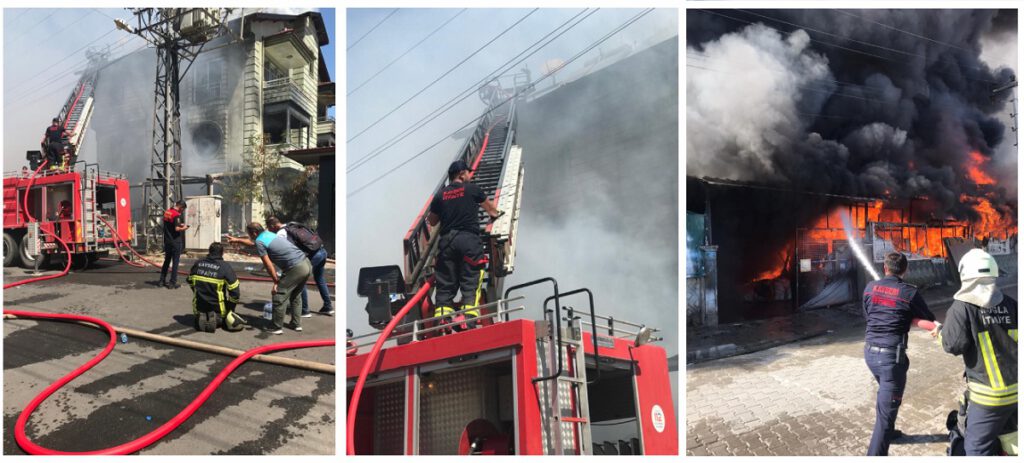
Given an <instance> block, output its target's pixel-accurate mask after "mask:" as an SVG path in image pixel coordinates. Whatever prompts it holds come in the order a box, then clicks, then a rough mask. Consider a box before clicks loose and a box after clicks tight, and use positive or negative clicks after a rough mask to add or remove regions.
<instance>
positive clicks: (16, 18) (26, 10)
mask: <svg viewBox="0 0 1024 463" xmlns="http://www.w3.org/2000/svg"><path fill="white" fill-rule="evenodd" d="M29 11H32V10H31V9H30V8H23V9H22V10H21V12H19V13H18V14H17V15H15V16H14V17H13V18H11V22H12V23H13V22H14V21H17V20H18V18H20V17H22V16H24V15H25V13H28V12H29Z"/></svg>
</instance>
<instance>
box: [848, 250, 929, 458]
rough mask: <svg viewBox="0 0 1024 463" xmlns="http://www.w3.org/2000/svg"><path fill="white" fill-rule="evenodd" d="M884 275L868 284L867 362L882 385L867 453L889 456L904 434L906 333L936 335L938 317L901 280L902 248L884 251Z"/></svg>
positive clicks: (904, 266)
mask: <svg viewBox="0 0 1024 463" xmlns="http://www.w3.org/2000/svg"><path fill="white" fill-rule="evenodd" d="M883 266H884V268H885V277H883V278H882V279H880V280H876V281H872V282H870V283H868V284H867V286H866V287H865V288H864V317H865V318H866V319H867V329H866V333H865V336H864V361H865V362H866V363H867V365H868V369H869V370H871V374H872V375H873V376H874V377H875V382H877V383H878V393H877V395H876V397H875V427H874V430H873V431H872V433H871V442H870V444H868V452H867V454H868V456H885V455H888V454H889V443H890V442H892V440H893V439H894V438H896V437H898V436H899V435H900V434H901V433H899V431H897V430H896V415H897V414H898V413H899V410H900V404H902V403H903V391H904V389H905V387H906V385H907V370H908V369H909V368H910V359H909V358H908V357H907V333H908V332H909V331H910V326H911V325H912V324H915V325H917V326H918V327H920V328H923V329H926V330H929V331H930V334H931V335H932V336H933V337H935V336H937V335H938V330H939V325H938V324H936V323H935V315H933V314H932V312H931V311H930V310H928V305H927V304H925V302H924V298H922V297H921V294H920V292H919V291H918V290H917V287H916V286H914V285H912V284H910V283H907V282H905V281H903V275H905V274H906V272H907V267H908V262H907V257H906V256H904V255H903V254H901V253H898V252H890V253H888V254H886V255H885V261H884V264H883Z"/></svg>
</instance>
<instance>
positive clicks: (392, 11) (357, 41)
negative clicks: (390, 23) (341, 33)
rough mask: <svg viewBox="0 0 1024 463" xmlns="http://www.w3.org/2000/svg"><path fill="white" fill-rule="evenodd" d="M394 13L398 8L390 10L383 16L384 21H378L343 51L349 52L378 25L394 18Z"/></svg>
mask: <svg viewBox="0 0 1024 463" xmlns="http://www.w3.org/2000/svg"><path fill="white" fill-rule="evenodd" d="M395 13H398V8H395V9H393V10H391V12H390V13H388V14H387V16H384V19H381V20H380V21H379V22H378V23H377V24H375V25H374V26H373V27H371V28H370V30H368V31H366V33H365V34H363V35H362V36H360V37H359V38H358V39H356V40H355V42H352V44H351V45H349V46H348V48H346V49H345V51H348V50H351V49H352V47H354V46H356V44H358V43H359V42H361V41H362V40H363V39H365V38H366V36H368V35H370V33H371V32H373V31H374V30H375V29H377V28H378V27H380V25H381V24H384V21H387V20H388V18H390V17H392V16H394V15H395Z"/></svg>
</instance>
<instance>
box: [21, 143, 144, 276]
mask: <svg viewBox="0 0 1024 463" xmlns="http://www.w3.org/2000/svg"><path fill="white" fill-rule="evenodd" d="M79 165H83V164H82V163H79ZM31 175H32V173H31V172H28V173H24V172H18V173H11V174H6V175H4V266H11V265H17V264H20V265H22V266H24V267H28V268H31V267H33V266H35V265H37V260H40V259H41V261H39V262H38V264H40V265H42V264H44V263H45V262H46V260H48V259H49V258H51V257H56V258H66V257H65V256H64V254H65V252H64V247H63V246H61V245H60V244H59V243H58V242H57V240H56V238H54V237H53V236H52V235H51V233H52V234H55V235H57V236H59V237H60V238H61V239H62V240H64V241H65V242H67V244H68V247H69V248H70V249H71V259H72V264H73V266H74V267H75V268H83V267H85V266H87V265H88V264H89V263H91V262H93V261H95V260H96V259H97V258H99V257H100V256H102V255H105V254H107V253H108V252H109V251H110V250H111V249H113V248H114V247H115V246H116V245H117V244H116V243H117V239H116V236H115V232H114V230H110V229H109V228H108V227H107V226H106V225H105V224H104V223H103V221H104V220H105V221H106V222H108V223H109V224H110V225H111V226H113V227H115V228H116V229H117V230H116V232H117V233H118V234H120V236H121V238H123V239H125V240H128V241H130V240H131V239H132V223H131V201H130V196H129V193H128V180H127V179H126V178H125V177H124V176H123V175H121V174H113V173H108V172H102V171H100V170H99V169H98V166H97V165H96V164H84V165H83V167H82V168H81V169H80V170H78V171H56V172H53V171H49V170H46V171H41V172H40V173H39V175H38V176H37V177H36V178H35V179H34V180H32V182H31V184H32V188H31V190H29V191H28V193H26V188H27V187H28V185H29V181H30V177H31ZM26 194H27V195H28V198H27V200H28V206H27V207H28V209H27V210H26V204H25V200H26V198H25V195H26ZM101 218H102V220H100V219H101ZM46 232H50V233H46Z"/></svg>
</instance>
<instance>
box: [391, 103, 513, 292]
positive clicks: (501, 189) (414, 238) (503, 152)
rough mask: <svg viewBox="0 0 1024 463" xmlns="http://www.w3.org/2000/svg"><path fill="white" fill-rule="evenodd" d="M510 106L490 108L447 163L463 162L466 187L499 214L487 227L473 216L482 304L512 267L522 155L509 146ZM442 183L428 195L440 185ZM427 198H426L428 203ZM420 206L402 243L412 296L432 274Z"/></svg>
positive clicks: (431, 239)
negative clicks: (482, 269) (482, 260)
mask: <svg viewBox="0 0 1024 463" xmlns="http://www.w3.org/2000/svg"><path fill="white" fill-rule="evenodd" d="M515 131H516V101H515V100H511V101H508V102H505V103H504V104H502V105H499V106H497V107H494V108H491V110H490V111H488V112H487V113H486V114H485V115H484V116H483V117H481V118H480V121H479V122H478V123H477V126H476V129H475V130H474V132H473V134H472V135H471V136H470V137H469V139H468V140H466V143H465V145H463V148H462V149H461V150H460V151H459V154H458V155H457V156H456V158H455V159H453V160H462V161H465V162H466V164H467V165H469V166H470V169H471V171H472V175H473V176H472V181H473V183H475V184H476V185H477V186H479V187H480V188H481V189H482V190H483V191H484V193H486V194H487V196H488V197H490V198H494V199H495V201H496V203H497V208H498V210H499V211H501V212H502V213H503V215H502V216H501V217H499V218H498V219H497V220H495V221H494V222H491V221H490V220H489V218H488V216H487V213H486V212H483V211H479V213H478V214H479V215H478V219H479V225H480V232H481V236H482V237H483V238H484V240H483V241H484V253H485V255H487V256H488V263H487V266H486V276H485V278H484V287H485V288H486V295H487V301H494V300H495V298H496V297H497V296H498V295H500V294H501V291H502V286H503V280H504V277H505V276H506V275H508V274H510V273H512V270H513V268H514V267H515V237H516V230H517V228H518V222H519V207H520V204H521V200H520V198H521V196H522V195H521V193H522V189H523V175H524V165H523V162H522V149H521V148H520V147H519V146H517V145H515ZM445 181H446V178H445V179H443V180H442V181H441V182H440V183H439V184H438V186H437V188H435V190H434V193H436V192H437V191H438V190H440V189H441V188H442V187H444V185H445ZM433 196H434V195H433V194H431V196H430V198H433ZM429 204H430V199H428V200H427V204H426V205H424V208H423V211H422V212H421V213H420V215H419V217H417V218H416V221H415V222H413V225H412V227H410V228H409V232H408V233H407V234H406V237H405V240H404V248H405V283H406V287H408V288H410V289H412V290H413V291H415V289H416V288H418V287H420V285H422V283H423V282H424V281H426V279H427V278H428V277H429V276H430V275H431V274H432V272H433V262H434V257H435V255H436V254H437V244H438V241H439V240H438V237H439V236H438V233H437V232H434V233H433V234H431V233H430V230H429V229H428V227H427V223H426V214H427V208H428V207H429Z"/></svg>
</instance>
